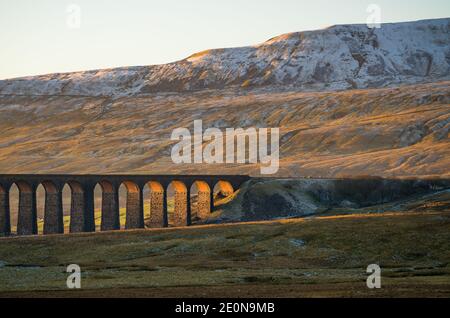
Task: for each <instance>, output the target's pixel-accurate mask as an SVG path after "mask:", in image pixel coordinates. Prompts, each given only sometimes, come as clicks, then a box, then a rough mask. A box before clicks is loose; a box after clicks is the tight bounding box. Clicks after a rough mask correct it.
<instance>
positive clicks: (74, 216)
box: [67, 181, 86, 233]
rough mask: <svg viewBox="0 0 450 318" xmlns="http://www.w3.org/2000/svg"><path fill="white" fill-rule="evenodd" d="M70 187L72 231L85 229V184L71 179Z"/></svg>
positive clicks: (77, 231) (79, 231)
mask: <svg viewBox="0 0 450 318" xmlns="http://www.w3.org/2000/svg"><path fill="white" fill-rule="evenodd" d="M67 184H68V185H69V187H70V233H82V232H84V231H85V224H86V218H85V210H86V204H85V196H84V189H83V186H82V185H81V184H80V183H79V182H76V181H69V182H67Z"/></svg>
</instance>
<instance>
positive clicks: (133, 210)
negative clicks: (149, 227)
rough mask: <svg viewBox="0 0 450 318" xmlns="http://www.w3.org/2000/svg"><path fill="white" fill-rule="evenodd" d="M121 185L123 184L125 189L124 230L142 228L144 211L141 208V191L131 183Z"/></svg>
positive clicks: (126, 182)
mask: <svg viewBox="0 0 450 318" xmlns="http://www.w3.org/2000/svg"><path fill="white" fill-rule="evenodd" d="M122 184H124V185H125V187H126V189H127V204H126V222H125V228H126V229H141V228H144V210H143V207H142V193H141V189H140V188H139V186H138V185H137V184H136V183H134V182H132V181H124V182H122Z"/></svg>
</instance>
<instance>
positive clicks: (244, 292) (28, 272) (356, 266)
mask: <svg viewBox="0 0 450 318" xmlns="http://www.w3.org/2000/svg"><path fill="white" fill-rule="evenodd" d="M449 247H450V213H449V212H448V211H435V212H429V213H422V212H411V213H384V214H366V215H342V216H326V217H316V218H309V219H297V220H283V221H270V222H258V223H240V224H228V225H209V226H198V227H191V228H183V229H176V228H173V229H160V230H138V231H122V232H108V233H97V234H76V235H65V236H37V237H21V238H19V237H16V238H5V239H0V296H3V297H8V296H24V297H27V296H44V297H45V296H57V297H71V296H74V297H87V296H95V297H106V296H111V297H125V296H134V297H158V296H159V297H208V296H215V297H329V296H338V297H394V296H399V297H450V252H449ZM73 263H75V264H79V265H80V266H81V269H82V289H80V290H76V291H71V290H68V289H67V288H66V279H67V276H68V274H67V273H66V272H65V269H66V266H67V265H69V264H73ZM369 264H379V265H380V266H381V267H382V288H381V289H379V290H369V289H368V288H367V287H366V282H365V281H366V278H367V274H366V268H367V266H368V265H369Z"/></svg>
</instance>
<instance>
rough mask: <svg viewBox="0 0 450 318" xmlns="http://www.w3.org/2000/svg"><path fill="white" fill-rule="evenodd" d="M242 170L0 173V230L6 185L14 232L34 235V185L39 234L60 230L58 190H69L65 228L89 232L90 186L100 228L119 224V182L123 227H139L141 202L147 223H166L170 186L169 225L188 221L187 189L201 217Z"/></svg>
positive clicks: (5, 222)
mask: <svg viewBox="0 0 450 318" xmlns="http://www.w3.org/2000/svg"><path fill="white" fill-rule="evenodd" d="M248 180H250V177H249V176H246V175H226V176H213V175H197V176H194V175H184V176H183V175H35V174H30V175H12V174H2V175H0V236H8V235H10V234H11V218H10V199H9V192H10V189H11V187H12V185H14V184H15V185H16V186H17V188H18V190H19V209H18V221H17V235H37V234H38V231H37V208H36V189H37V187H38V186H39V185H42V186H43V187H44V189H45V212H44V235H47V234H62V233H64V218H63V206H62V192H63V188H64V186H65V185H69V187H70V191H71V206H70V226H69V229H70V233H83V232H95V230H96V228H95V215H94V189H95V187H96V186H97V185H99V186H100V188H101V190H102V206H101V226H100V230H101V231H114V230H119V229H120V214H119V188H120V186H121V185H122V184H123V185H125V187H126V190H127V194H126V223H125V229H142V228H145V224H144V209H143V207H144V204H146V203H147V204H149V205H150V218H149V222H148V224H147V225H148V227H150V228H162V227H167V226H169V218H168V211H167V210H168V204H167V201H168V189H169V187H171V189H173V202H174V211H173V216H172V220H171V223H170V225H171V226H177V227H180V226H189V225H190V224H191V207H192V205H191V191H192V190H191V189H192V188H193V187H194V186H195V187H196V188H197V205H196V209H197V211H196V214H197V216H199V217H200V218H207V217H208V215H209V214H210V213H211V212H212V211H213V209H214V199H215V197H217V196H221V197H226V196H229V195H231V194H233V192H234V190H235V189H238V188H239V187H240V186H241V185H242V184H243V183H244V182H246V181H248ZM146 185H147V186H148V187H149V189H150V195H149V199H148V201H149V202H144V198H143V189H144V187H145V186H146Z"/></svg>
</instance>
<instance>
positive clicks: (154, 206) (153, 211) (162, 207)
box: [147, 181, 168, 228]
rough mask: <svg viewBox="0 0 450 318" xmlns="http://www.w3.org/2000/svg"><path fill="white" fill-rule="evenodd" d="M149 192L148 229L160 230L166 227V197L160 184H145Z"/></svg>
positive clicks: (154, 182)
mask: <svg viewBox="0 0 450 318" xmlns="http://www.w3.org/2000/svg"><path fill="white" fill-rule="evenodd" d="M147 186H148V188H149V190H150V193H149V196H150V197H149V205H150V218H149V221H148V227H150V228H161V227H167V225H168V220H167V195H166V191H165V190H164V187H163V186H162V184H161V183H159V182H156V181H150V182H148V183H147Z"/></svg>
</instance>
